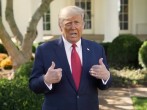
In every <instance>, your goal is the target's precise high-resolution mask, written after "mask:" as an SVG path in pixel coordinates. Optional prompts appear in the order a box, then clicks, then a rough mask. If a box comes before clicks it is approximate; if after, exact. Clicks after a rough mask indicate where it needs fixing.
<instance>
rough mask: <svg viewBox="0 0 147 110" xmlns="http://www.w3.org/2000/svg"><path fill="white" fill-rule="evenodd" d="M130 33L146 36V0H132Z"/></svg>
mask: <svg viewBox="0 0 147 110" xmlns="http://www.w3.org/2000/svg"><path fill="white" fill-rule="evenodd" d="M132 4H133V6H132V19H131V21H132V33H133V34H147V0H132Z"/></svg>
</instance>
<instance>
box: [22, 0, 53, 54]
mask: <svg viewBox="0 0 147 110" xmlns="http://www.w3.org/2000/svg"><path fill="white" fill-rule="evenodd" d="M52 1H53V0H43V1H42V3H41V5H40V6H39V8H38V9H37V10H36V11H35V13H34V14H33V16H32V19H31V21H30V23H29V27H28V28H27V33H26V35H25V38H24V40H23V43H22V52H24V53H26V52H28V55H29V53H31V52H30V51H31V50H30V48H32V45H30V48H26V47H28V44H32V43H33V41H34V40H35V38H36V32H37V29H36V28H37V24H38V22H39V20H40V19H41V17H42V16H43V15H44V13H45V12H47V10H48V8H49V5H50V3H51V2H52ZM27 42H30V43H27ZM26 49H27V50H26ZM28 49H29V50H28ZM26 57H27V56H26Z"/></svg>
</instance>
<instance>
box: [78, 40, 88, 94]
mask: <svg viewBox="0 0 147 110" xmlns="http://www.w3.org/2000/svg"><path fill="white" fill-rule="evenodd" d="M81 44H82V57H83V66H82V74H81V81H80V88H79V91H80V90H82V88H83V87H85V83H84V82H85V81H86V80H85V79H86V78H85V77H86V76H87V71H88V70H87V69H88V68H87V64H89V60H90V46H89V45H88V43H87V42H86V41H85V40H84V39H82V42H81Z"/></svg>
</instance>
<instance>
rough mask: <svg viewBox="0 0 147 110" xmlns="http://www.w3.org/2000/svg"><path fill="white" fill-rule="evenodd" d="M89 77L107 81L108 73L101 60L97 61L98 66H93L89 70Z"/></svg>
mask: <svg viewBox="0 0 147 110" xmlns="http://www.w3.org/2000/svg"><path fill="white" fill-rule="evenodd" d="M89 72H90V74H91V76H93V77H95V78H97V79H103V80H107V79H108V78H109V77H110V72H109V71H108V70H107V68H106V66H105V65H104V63H103V58H100V59H99V64H97V65H93V66H92V67H91V69H90V71H89Z"/></svg>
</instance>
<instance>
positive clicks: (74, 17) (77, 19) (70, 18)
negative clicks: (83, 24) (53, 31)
mask: <svg viewBox="0 0 147 110" xmlns="http://www.w3.org/2000/svg"><path fill="white" fill-rule="evenodd" d="M63 21H82V16H81V15H74V16H68V17H67V18H65V19H64V20H63Z"/></svg>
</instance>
